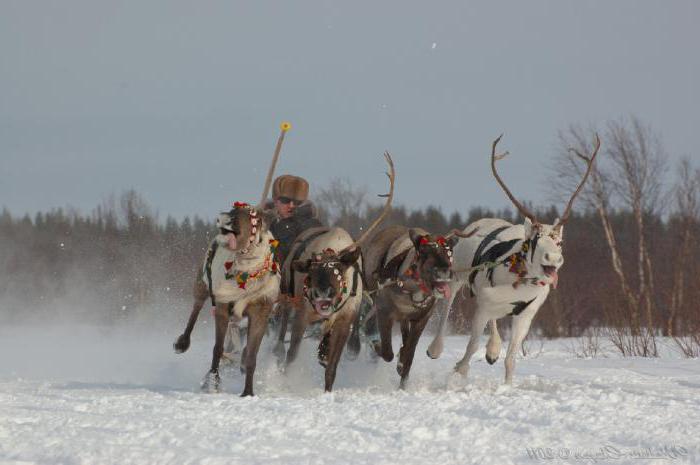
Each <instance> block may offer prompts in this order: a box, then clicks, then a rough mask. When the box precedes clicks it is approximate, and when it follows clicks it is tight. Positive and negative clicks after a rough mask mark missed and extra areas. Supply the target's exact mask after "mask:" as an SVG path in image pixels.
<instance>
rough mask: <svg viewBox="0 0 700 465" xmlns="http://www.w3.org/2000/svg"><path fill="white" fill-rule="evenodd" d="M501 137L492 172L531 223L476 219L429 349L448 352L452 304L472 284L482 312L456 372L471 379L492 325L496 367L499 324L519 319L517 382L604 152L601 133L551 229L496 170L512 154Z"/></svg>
mask: <svg viewBox="0 0 700 465" xmlns="http://www.w3.org/2000/svg"><path fill="white" fill-rule="evenodd" d="M501 137H502V135H501ZM501 137H499V138H498V139H496V140H495V141H494V142H493V145H492V149H491V170H492V172H493V175H494V176H495V178H496V181H498V184H499V185H500V186H501V187H502V188H503V190H504V191H505V193H506V195H507V196H508V198H509V199H510V200H511V202H513V204H514V205H515V207H516V208H517V209H518V211H519V212H520V213H521V214H522V215H523V216H524V217H525V221H524V223H523V224H519V225H513V224H511V223H509V222H507V221H504V220H501V219H494V218H486V219H481V220H478V221H475V222H474V223H472V224H470V225H469V226H467V227H466V228H465V229H464V231H473V230H476V231H477V233H476V234H474V235H473V236H472V237H470V238H466V239H462V240H460V241H459V243H458V244H457V245H456V246H455V248H454V264H453V272H454V280H453V281H452V283H451V284H450V287H451V295H452V297H451V299H450V300H449V302H446V305H445V306H444V307H443V312H442V314H441V317H440V325H439V330H438V334H437V335H436V336H435V339H434V340H433V342H432V343H431V344H430V346H429V348H428V356H429V357H431V358H438V357H439V356H440V354H441V353H442V349H443V337H444V333H445V329H446V326H447V316H448V313H449V309H450V306H451V305H452V302H453V301H454V298H455V296H456V295H457V292H458V291H459V289H460V288H462V287H463V286H467V288H468V290H469V292H470V295H471V296H475V297H476V311H475V313H474V317H473V318H472V322H471V337H470V338H469V344H468V345H467V350H466V353H465V354H464V357H462V359H461V360H460V361H459V362H457V365H456V366H455V371H457V372H458V373H460V374H461V375H463V376H466V375H467V372H468V370H469V360H470V359H471V357H472V355H474V353H475V352H476V350H477V348H478V346H479V338H480V337H481V334H482V333H483V331H484V327H485V326H486V324H487V323H488V324H489V328H490V330H491V337H490V338H489V341H488V344H487V346H486V360H487V361H488V362H489V363H491V364H493V363H495V362H496V360H497V359H498V356H499V354H500V351H501V338H500V335H499V334H498V327H497V325H496V320H497V319H499V318H503V317H505V316H508V315H513V323H512V331H511V339H510V344H509V345H508V352H507V354H506V359H505V367H506V376H505V382H506V384H511V383H512V381H513V368H514V366H515V354H516V353H517V352H518V350H519V349H520V346H521V344H522V342H523V339H524V338H525V336H526V335H527V332H528V330H529V329H530V323H531V322H532V318H533V317H534V316H535V314H536V313H537V310H538V309H539V308H540V306H542V304H543V303H544V301H545V299H546V298H547V295H548V294H549V290H550V286H551V287H554V288H556V286H557V281H558V271H559V268H560V267H561V266H562V265H563V264H564V257H563V255H562V239H563V235H564V223H566V221H567V219H568V217H569V214H570V212H571V206H572V204H573V202H574V199H575V198H576V196H577V195H578V193H579V192H580V191H581V189H582V187H583V185H584V183H585V182H586V179H587V178H588V175H589V174H590V172H591V169H592V167H593V161H594V160H595V157H596V155H597V154H598V149H599V148H600V139H599V138H598V136H597V135H596V144H595V150H594V152H593V154H592V155H591V156H590V157H586V156H583V155H581V154H579V153H576V154H577V155H578V156H579V157H580V158H582V159H583V160H585V161H586V163H587V164H588V169H587V170H586V173H585V175H584V176H583V179H582V180H581V183H580V184H579V186H578V188H577V189H576V191H575V192H574V194H573V195H572V196H571V198H570V199H569V203H568V205H567V206H566V209H565V210H564V213H563V215H562V218H561V219H560V220H559V219H558V220H556V221H555V222H554V224H553V225H547V224H541V223H540V222H538V221H537V219H536V218H535V216H534V215H533V214H532V213H531V212H530V211H529V210H528V209H527V208H525V206H524V205H522V204H521V203H520V202H519V201H518V200H517V199H516V198H515V197H514V196H513V194H511V192H510V190H508V188H507V187H506V185H505V183H504V182H503V181H502V180H501V178H500V176H499V175H498V173H497V172H496V161H497V160H500V159H502V158H503V157H505V156H506V155H508V152H505V153H503V154H500V155H497V154H496V145H497V144H498V142H499V141H500V140H501Z"/></svg>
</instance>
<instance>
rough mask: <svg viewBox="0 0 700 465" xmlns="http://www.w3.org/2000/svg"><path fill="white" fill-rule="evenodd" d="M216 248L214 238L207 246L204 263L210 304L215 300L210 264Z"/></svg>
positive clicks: (217, 244)
mask: <svg viewBox="0 0 700 465" xmlns="http://www.w3.org/2000/svg"><path fill="white" fill-rule="evenodd" d="M218 248H219V243H218V242H217V241H216V239H215V240H214V242H212V244H211V246H210V247H209V253H208V254H207V262H206V265H205V267H204V269H205V273H206V275H207V282H208V284H209V286H208V287H209V297H210V298H211V304H212V305H216V300H215V299H214V289H212V288H213V285H212V282H211V264H212V262H213V261H214V255H216V249H218Z"/></svg>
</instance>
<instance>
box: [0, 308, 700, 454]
mask: <svg viewBox="0 0 700 465" xmlns="http://www.w3.org/2000/svg"><path fill="white" fill-rule="evenodd" d="M183 314H184V313H183ZM212 333H213V330H212V328H211V326H210V323H205V324H200V326H199V327H198V328H197V329H196V330H195V333H194V338H193V341H192V347H191V349H190V351H189V352H187V353H186V354H184V355H176V354H174V353H173V351H172V348H171V344H172V341H173V340H174V339H175V337H176V335H177V334H178V330H176V329H167V330H165V329H163V330H157V325H152V326H150V327H149V328H148V329H145V328H144V327H143V325H142V326H140V327H138V328H136V327H129V328H127V327H122V328H120V329H114V328H99V327H90V326H77V327H67V326H64V327H43V328H38V327H37V326H21V325H10V326H3V327H1V328H0V464H2V465H5V464H34V463H36V464H85V465H88V464H89V465H94V464H149V465H153V464H170V463H173V464H202V465H205V464H207V465H209V464H211V465H213V464H246V465H250V464H266V465H271V464H360V463H371V464H373V465H380V464H392V465H396V464H402V465H403V464H405V465H408V464H421V465H423V464H440V465H449V464H471V463H475V464H494V465H506V464H510V463H524V464H534V463H582V464H583V463H588V464H589V463H616V464H640V463H643V464H652V463H653V464H656V463H664V464H685V463H700V454H699V450H700V449H699V448H698V444H700V440H699V439H698V437H700V361H698V360H687V359H682V358H680V357H679V356H678V355H675V354H674V353H673V352H672V351H667V354H666V355H665V356H664V357H662V358H659V359H647V360H645V359H638V358H633V359H621V358H619V357H617V356H614V355H610V356H609V357H608V358H599V359H594V360H590V359H577V358H575V357H573V355H571V353H570V352H569V351H568V350H567V347H568V344H569V343H570V341H554V342H551V341H549V342H546V343H545V345H544V346H543V348H542V352H541V353H540V354H539V355H537V354H535V355H532V356H529V357H527V358H525V359H520V360H519V361H518V364H517V367H516V378H515V383H514V386H513V387H505V386H503V385H502V378H503V374H504V373H503V364H502V360H499V362H498V363H497V364H496V365H495V366H490V365H488V364H487V363H486V362H485V361H484V357H483V355H484V352H483V347H482V350H481V351H480V352H479V353H477V355H476V356H475V359H474V362H473V364H472V371H471V373H470V379H469V380H468V381H467V382H466V383H464V382H459V379H455V378H454V375H452V376H451V375H450V373H451V368H452V366H453V365H454V363H455V361H456V360H457V359H458V357H461V355H462V353H463V351H464V347H465V345H466V340H467V338H466V336H453V337H450V338H448V340H447V347H446V350H445V353H444V354H443V356H442V358H441V359H439V360H437V361H433V360H430V359H428V358H427V357H426V356H425V355H424V354H425V348H426V346H427V344H428V342H429V338H424V339H423V340H422V341H421V344H420V345H419V349H418V352H417V357H416V361H415V363H414V366H413V369H412V373H411V375H412V376H411V382H410V386H409V387H408V389H407V390H406V391H398V390H397V385H398V375H397V374H396V372H395V362H394V363H391V364H388V363H385V362H383V361H380V362H378V363H376V364H374V363H372V362H370V361H369V360H368V359H367V357H366V356H361V357H360V359H358V360H357V361H354V362H350V361H346V360H343V362H341V367H340V369H339V373H338V377H337V381H336V390H335V392H334V393H332V394H324V393H323V392H322V377H323V372H322V369H321V367H320V366H319V365H318V364H317V363H316V362H315V360H314V358H313V355H312V354H313V345H312V343H311V341H305V344H304V346H303V349H302V353H301V355H300V359H299V363H298V365H297V366H296V367H294V369H293V370H290V371H289V372H288V373H287V374H281V373H280V372H279V371H278V369H277V368H276V365H275V363H274V361H273V358H272V355H271V354H270V351H269V345H268V344H269V343H270V338H269V337H268V338H266V339H265V342H264V346H263V348H262V351H261V357H260V361H259V364H258V367H259V369H258V376H257V383H256V384H257V386H256V394H257V397H255V398H245V399H243V398H239V397H238V394H239V393H240V392H241V390H242V376H241V375H240V374H239V373H238V369H237V368H236V369H235V370H234V369H231V370H228V371H227V372H226V373H225V375H224V378H223V380H224V385H225V386H224V389H225V392H224V393H221V394H202V393H200V392H199V391H198V385H199V382H200V380H201V378H202V376H203V375H204V373H205V372H206V370H207V367H208V365H209V361H210V354H211V349H212ZM531 348H532V349H533V352H537V351H538V350H539V344H538V343H531ZM504 349H505V347H504ZM395 350H396V347H395ZM363 355H364V354H363ZM601 451H604V453H603V455H601V454H602V452H601ZM649 453H651V454H652V455H653V457H652V458H648V456H647V454H649Z"/></svg>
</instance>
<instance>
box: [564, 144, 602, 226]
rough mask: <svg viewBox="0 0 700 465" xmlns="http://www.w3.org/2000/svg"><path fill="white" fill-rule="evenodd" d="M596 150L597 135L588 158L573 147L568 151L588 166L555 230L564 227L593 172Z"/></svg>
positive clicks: (598, 147)
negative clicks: (575, 201)
mask: <svg viewBox="0 0 700 465" xmlns="http://www.w3.org/2000/svg"><path fill="white" fill-rule="evenodd" d="M598 149H600V137H598V134H597V133H596V135H595V149H594V150H593V154H592V155H591V156H590V157H587V156H585V155H582V154H581V153H580V152H579V151H578V150H576V149H575V148H573V147H572V148H570V149H569V151H571V152H574V154H575V155H576V156H577V157H579V158H580V159H582V160H583V161H585V162H586V164H587V165H588V169H586V173H585V174H584V175H583V179H582V180H581V183H580V184H579V185H578V187H577V188H576V191H574V194H573V195H572V196H571V199H569V203H568V204H567V205H566V209H565V210H564V213H563V214H562V216H561V219H560V220H559V221H558V222H557V224H556V225H555V226H554V228H555V229H560V228H561V227H562V226H563V225H564V223H566V221H567V220H568V219H569V214H570V213H571V206H572V205H573V204H574V199H575V198H576V196H577V195H578V194H579V192H581V189H583V185H584V184H585V183H586V180H587V179H588V175H589V174H591V171H592V170H593V162H594V161H595V157H597V156H598Z"/></svg>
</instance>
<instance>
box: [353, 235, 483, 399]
mask: <svg viewBox="0 0 700 465" xmlns="http://www.w3.org/2000/svg"><path fill="white" fill-rule="evenodd" d="M471 234H473V232H472V233H470V234H461V233H459V234H458V233H457V232H456V231H453V232H452V233H451V234H450V235H448V236H447V237H442V236H433V235H431V234H428V232H426V231H424V230H422V229H418V228H410V229H409V228H407V227H405V226H391V227H388V228H386V229H384V230H382V231H380V232H379V233H377V234H376V236H374V238H373V239H372V241H371V243H370V245H369V246H368V247H366V248H365V249H364V251H363V256H364V260H365V262H364V265H365V266H364V272H365V279H366V283H367V289H368V290H369V291H370V292H375V293H376V294H375V295H374V306H375V308H374V310H375V311H376V317H377V325H378V327H379V335H380V338H381V341H380V342H378V343H377V342H375V345H374V348H375V351H376V352H377V354H379V356H381V357H382V358H383V359H384V360H385V361H387V362H390V361H392V360H393V358H394V351H393V348H392V344H391V332H392V327H393V324H394V322H395V321H398V322H399V323H400V326H401V340H402V345H401V349H400V350H399V360H398V363H397V365H396V370H397V372H398V373H399V376H401V383H400V388H402V389H403V388H404V387H405V385H406V381H407V380H408V375H409V372H410V370H411V364H412V363H413V356H414V354H415V351H416V344H417V343H418V339H419V338H420V336H421V334H422V333H423V329H424V328H425V325H426V323H427V322H428V320H429V319H430V316H431V315H432V313H433V309H434V307H435V305H436V302H437V301H438V300H440V299H443V298H444V299H448V300H449V298H450V295H449V289H450V288H449V286H448V283H449V282H450V280H451V279H452V272H451V266H452V248H453V247H454V245H455V243H456V242H457V237H455V236H458V235H459V236H460V237H465V236H467V237H468V236H469V235H471Z"/></svg>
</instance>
